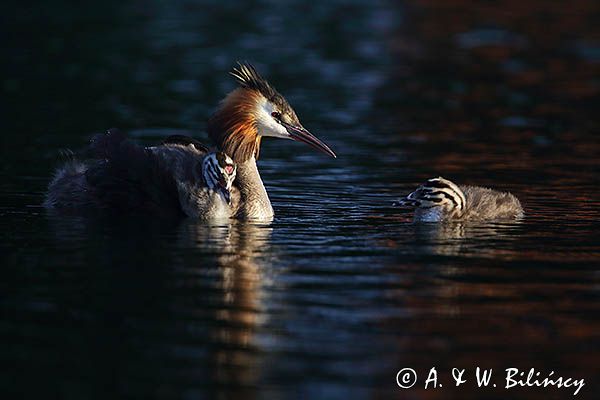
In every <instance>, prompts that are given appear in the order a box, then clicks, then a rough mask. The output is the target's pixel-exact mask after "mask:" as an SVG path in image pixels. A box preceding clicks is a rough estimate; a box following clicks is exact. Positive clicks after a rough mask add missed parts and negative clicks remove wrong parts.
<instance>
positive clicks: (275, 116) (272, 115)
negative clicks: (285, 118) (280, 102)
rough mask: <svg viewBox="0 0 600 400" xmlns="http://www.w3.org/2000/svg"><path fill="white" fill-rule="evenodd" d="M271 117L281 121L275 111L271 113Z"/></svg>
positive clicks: (279, 115)
mask: <svg viewBox="0 0 600 400" xmlns="http://www.w3.org/2000/svg"><path fill="white" fill-rule="evenodd" d="M271 117H273V118H275V119H279V120H280V119H281V114H280V113H278V112H277V111H273V112H272V113H271Z"/></svg>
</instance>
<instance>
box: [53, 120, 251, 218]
mask: <svg viewBox="0 0 600 400" xmlns="http://www.w3.org/2000/svg"><path fill="white" fill-rule="evenodd" d="M89 152H90V153H91V157H90V159H88V160H85V161H78V160H70V161H68V162H67V163H66V164H65V165H64V166H62V167H61V168H59V169H58V170H57V172H56V174H55V176H54V179H52V181H51V182H50V185H49V187H48V193H47V195H46V200H45V202H44V206H45V207H47V208H49V209H53V210H57V211H65V212H75V213H81V212H83V213H85V212H88V211H98V210H107V211H116V212H126V213H143V214H148V213H150V214H154V215H159V216H178V215H181V216H189V217H194V218H200V219H228V218H230V217H231V216H232V210H233V209H235V207H237V204H238V203H239V198H240V196H239V192H238V191H237V189H235V188H234V187H233V182H234V180H235V175H236V169H237V167H236V165H235V163H234V161H233V160H232V159H231V158H230V157H229V156H228V155H226V154H225V153H222V152H209V151H208V149H207V148H205V147H204V146H203V145H202V144H200V143H199V142H196V141H194V140H193V139H189V138H186V137H182V136H171V137H169V138H167V139H165V140H164V141H163V142H162V143H161V145H159V146H154V147H146V148H145V147H142V146H140V145H137V144H135V143H132V142H130V141H129V140H127V138H126V137H125V135H124V134H122V133H121V132H120V131H118V130H117V129H111V130H109V131H108V132H107V133H106V134H102V135H97V136H95V137H94V138H93V139H92V142H91V144H90V148H89Z"/></svg>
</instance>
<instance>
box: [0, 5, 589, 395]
mask: <svg viewBox="0 0 600 400" xmlns="http://www.w3.org/2000/svg"><path fill="white" fill-rule="evenodd" d="M598 4H600V3H598V2H597V1H591V0H590V1H583V0H577V1H570V2H548V1H537V0H536V1H512V0H504V1H405V2H389V1H374V2H359V1H350V2H346V1H344V2H342V1H339V2H338V1H331V2H323V3H322V4H310V3H308V2H302V1H298V2H294V1H291V2H281V1H272V2H271V1H264V2H256V1H248V2H240V3H237V2H225V1H214V2H211V1H206V2H204V1H185V0H180V1H170V2H161V1H119V2H116V1H103V2H89V3H88V4H84V3H72V2H67V1H64V2H62V1H48V2H29V3H28V4H13V5H6V6H5V7H4V10H3V13H2V14H3V16H2V23H1V26H2V28H1V29H2V31H3V37H4V40H3V41H2V43H1V44H0V46H1V47H0V50H1V53H2V55H3V58H4V62H3V63H2V70H3V73H2V77H1V85H0V90H1V91H2V110H3V113H2V114H3V115H4V116H3V117H2V127H3V129H2V135H1V136H0V137H1V139H0V140H1V142H2V147H1V151H2V153H1V156H2V163H1V164H0V167H1V169H0V174H1V176H0V178H1V179H0V199H1V201H0V215H1V216H2V218H1V219H0V237H1V238H2V240H1V242H0V245H1V250H2V266H3V267H2V270H3V274H2V275H3V276H2V279H1V280H0V282H1V283H0V285H1V286H0V288H1V293H2V295H1V296H0V310H1V314H2V319H1V320H0V335H1V336H0V340H1V343H2V351H1V352H0V357H1V358H0V361H1V362H2V365H3V366H4V367H5V368H3V369H4V371H3V373H2V374H0V383H1V385H2V386H1V387H2V393H3V395H2V396H3V397H6V398H24V397H34V396H35V397H41V396H43V397H44V398H62V399H65V398H67V399H68V398H73V399H85V398H117V397H135V398H138V397H139V398H181V399H195V398H215V397H222V398H229V397H234V398H235V397H239V396H243V398H264V397H279V398H281V397H288V398H289V397H292V398H380V397H385V398H387V397H392V398H414V399H428V398H499V399H500V398H502V399H504V398H507V397H510V398H514V397H521V398H570V397H572V393H573V390H572V389H556V388H548V389H544V390H541V389H535V388H526V389H512V390H504V389H502V388H501V386H503V380H502V379H501V376H500V375H501V374H503V370H504V368H508V367H517V368H521V369H523V370H528V369H529V368H532V367H534V368H536V369H537V370H538V371H541V377H542V378H543V377H545V376H547V374H548V373H549V372H550V371H552V370H554V371H555V374H556V375H557V376H558V375H562V376H565V377H573V378H585V379H586V386H585V387H584V388H583V389H582V391H581V392H580V393H579V395H578V397H580V398H597V397H598V394H599V393H600V391H599V389H598V383H597V382H596V381H595V379H597V378H598V376H599V372H600V370H599V368H598V365H597V364H598V360H599V359H600V358H599V351H598V349H599V348H600V346H599V344H600V340H599V339H600V338H599V336H600V333H599V328H600V320H599V319H598V311H600V306H599V303H598V300H599V291H598V288H599V283H600V281H599V276H600V275H599V263H598V261H599V259H600V258H599V252H600V243H599V239H598V231H599V230H598V228H599V223H598V220H599V217H600V210H599V205H600V204H599V203H600V201H599V195H600V192H599V191H598V183H599V179H598V177H599V176H600V175H599V173H600V166H599V162H598V157H599V156H600V144H599V141H598V131H599V125H600V124H599V122H600V119H599V118H598V104H600V96H599V94H600V74H599V73H600V30H599V24H600V7H599V5H598ZM237 60H248V61H251V62H253V63H254V64H255V65H256V67H257V68H258V69H259V70H260V72H261V73H262V74H263V75H264V76H266V77H268V78H269V80H270V81H271V82H272V83H273V84H274V86H276V87H277V89H278V90H279V91H281V92H282V93H283V94H284V95H285V96H286V97H287V98H288V100H289V101H290V103H291V104H292V105H293V106H294V108H295V109H296V111H297V113H298V114H299V116H300V118H301V120H302V122H303V124H304V125H305V126H306V127H307V128H309V129H310V130H311V131H312V132H314V133H315V134H316V135H317V136H319V137H320V138H321V139H323V140H324V141H326V142H327V143H328V144H330V145H331V147H332V148H333V149H334V150H335V151H336V153H337V154H338V159H336V160H333V159H327V158H325V157H324V156H322V155H320V154H317V153H314V152H313V151H312V150H310V149H309V148H308V147H304V146H302V145H300V144H296V143H291V142H284V141H278V140H268V139H267V140H264V141H263V143H264V145H263V149H262V152H261V156H262V158H261V160H260V168H261V173H262V174H263V180H264V181H265V183H266V186H267V188H268V190H269V193H270V196H271V200H272V202H273V205H274V208H275V212H276V219H275V221H274V222H273V223H272V224H270V225H268V226H263V225H253V224H236V223H233V224H232V225H229V226H217V227H207V226H204V225H202V224H198V223H196V222H194V221H182V222H178V223H168V224H165V223H161V222H158V221H154V220H152V219H145V220H139V219H136V220H133V219H131V220H130V219H122V220H118V221H95V220H94V221H91V220H82V219H78V218H74V217H56V216H51V215H47V214H46V213H45V212H44V210H43V209H42V208H41V206H40V204H41V202H42V201H43V193H44V191H45V188H46V186H47V183H48V181H49V179H50V177H51V175H52V171H53V169H54V168H55V167H56V166H57V165H59V163H60V158H59V157H58V154H59V151H60V150H61V149H64V148H72V149H74V150H77V149H79V148H82V147H84V146H85V144H86V142H87V140H88V139H89V137H90V136H91V135H92V134H94V133H97V132H102V131H104V130H106V129H107V128H110V127H113V126H117V127H120V128H122V129H124V130H126V131H127V132H128V133H129V134H130V135H131V136H132V137H134V138H135V139H136V140H139V141H141V142H144V143H153V142H156V141H158V140H160V138H161V137H163V136H166V135H169V134H172V133H184V134H191V135H193V136H195V137H197V138H200V139H202V140H205V134H204V127H205V121H206V119H207V118H208V116H209V115H210V113H211V112H212V111H213V110H214V108H215V106H216V105H217V103H218V101H219V100H220V99H221V98H223V96H224V95H225V94H226V93H227V92H228V91H229V90H231V89H233V88H234V82H233V80H232V79H231V78H230V77H229V76H228V71H229V70H230V69H231V67H232V66H234V65H235V62H236V61H237ZM438 175H443V176H444V177H446V178H449V179H452V180H453V181H456V182H458V183H462V184H476V185H482V186H491V187H495V188H498V189H501V190H510V191H511V192H513V193H514V194H515V195H517V196H518V197H519V198H520V199H521V201H522V203H523V204H524V207H525V210H526V214H527V216H526V218H525V219H524V220H523V221H521V222H517V223H504V224H498V223H494V224H484V225H481V224H480V225H463V224H458V225H456V224H455V225H449V226H443V227H437V226H419V225H413V224H411V222H410V221H411V218H410V215H408V214H406V213H400V212H398V210H396V209H393V208H391V207H390V205H391V203H392V201H393V200H394V199H395V198H397V197H399V196H401V195H404V194H406V193H408V192H410V191H411V190H413V189H414V188H415V187H416V185H418V184H419V183H420V182H422V181H423V180H424V179H426V178H429V177H432V176H438ZM433 366H435V367H436V368H437V369H438V371H440V373H441V375H440V380H441V382H443V383H444V388H443V389H437V390H427V391H425V390H424V389H423V382H424V381H423V378H424V374H425V373H426V371H428V370H429V368H431V367H433ZM477 366H481V367H482V368H494V371H495V374H498V377H497V379H498V380H497V383H498V388H496V389H492V388H488V389H484V388H481V389H477V388H476V387H475V385H474V383H473V381H472V380H471V381H469V382H468V383H467V384H465V385H464V386H463V387H461V388H458V389H454V388H452V387H451V386H452V381H451V380H450V370H451V368H453V367H460V368H467V370H468V371H470V372H467V374H468V373H471V374H472V371H473V370H474V368H475V367H477ZM404 367H412V368H415V369H416V370H417V371H418V372H419V376H420V381H419V382H418V384H417V385H416V386H415V387H414V388H413V389H411V390H404V391H403V390H401V389H400V388H398V387H397V386H396V383H395V375H396V372H397V371H398V370H399V369H401V368H404ZM471 377H472V376H471Z"/></svg>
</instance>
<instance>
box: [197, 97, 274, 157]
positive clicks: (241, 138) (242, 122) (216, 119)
mask: <svg viewBox="0 0 600 400" xmlns="http://www.w3.org/2000/svg"><path fill="white" fill-rule="evenodd" d="M260 96H262V95H261V94H260V93H258V92H256V91H255V90H251V89H245V88H238V89H235V90H234V91H233V92H231V93H229V94H228V95H227V97H225V99H224V100H223V101H222V102H221V105H220V106H219V108H218V109H217V111H216V112H215V113H214V114H213V116H212V117H211V118H210V119H209V121H208V135H209V136H210V138H211V139H212V140H213V141H214V142H215V143H216V145H217V146H218V147H219V149H220V150H222V151H224V152H225V153H227V154H228V155H229V156H230V157H231V158H233V160H234V161H235V162H237V163H243V162H245V161H247V160H249V159H250V158H252V156H254V157H255V158H258V152H259V149H260V136H259V135H258V131H257V127H256V118H255V113H256V107H257V105H258V103H259V101H260Z"/></svg>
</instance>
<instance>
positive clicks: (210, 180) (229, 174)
mask: <svg viewBox="0 0 600 400" xmlns="http://www.w3.org/2000/svg"><path fill="white" fill-rule="evenodd" d="M236 170H237V167H236V165H235V163H234V162H233V160H232V159H231V157H229V156H228V155H227V154H225V153H223V152H217V153H209V154H207V155H206V156H205V157H204V159H203V160H202V177H203V178H204V181H205V182H206V185H207V186H208V187H209V189H212V190H214V191H216V192H217V193H219V194H220V195H221V196H223V198H224V199H225V201H226V202H227V204H230V203H231V192H230V191H231V186H232V185H233V181H234V180H235V173H236Z"/></svg>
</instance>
